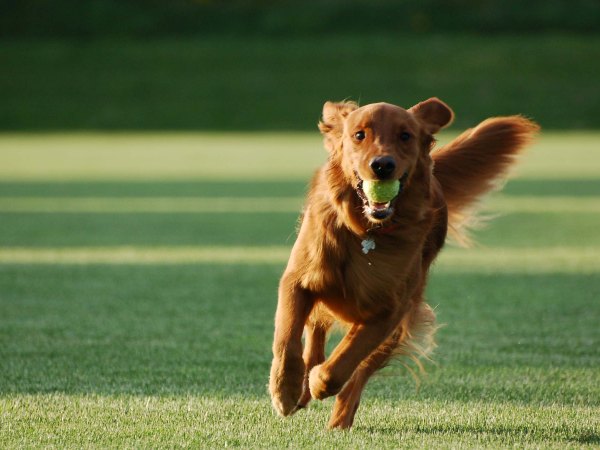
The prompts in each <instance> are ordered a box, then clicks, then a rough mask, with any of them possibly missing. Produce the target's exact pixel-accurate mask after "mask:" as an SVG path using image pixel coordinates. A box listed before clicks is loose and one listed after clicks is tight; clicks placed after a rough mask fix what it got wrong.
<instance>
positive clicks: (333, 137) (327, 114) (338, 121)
mask: <svg viewBox="0 0 600 450" xmlns="http://www.w3.org/2000/svg"><path fill="white" fill-rule="evenodd" d="M357 108H358V105H357V104H356V103H354V102H339V103H334V102H325V104H324V105H323V120H322V121H321V122H319V130H321V133H322V134H323V136H324V137H325V148H326V149H327V150H329V151H330V152H333V151H334V149H335V148H336V146H337V144H338V142H339V141H340V139H341V138H342V133H343V131H344V119H345V118H346V117H347V116H348V114H350V113H351V112H352V111H354V110H355V109H357Z"/></svg>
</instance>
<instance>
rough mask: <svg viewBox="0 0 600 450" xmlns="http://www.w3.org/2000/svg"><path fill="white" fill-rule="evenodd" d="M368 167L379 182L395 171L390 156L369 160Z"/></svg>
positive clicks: (394, 164) (394, 165) (392, 159)
mask: <svg viewBox="0 0 600 450" xmlns="http://www.w3.org/2000/svg"><path fill="white" fill-rule="evenodd" d="M369 165H370V166H371V169H373V173H374V174H375V176H376V177H377V178H379V179H380V180H383V179H385V178H387V177H389V176H390V175H391V174H392V172H394V170H395V169H396V163H395V162H394V158H392V157H391V156H377V157H376V158H373V159H372V160H371V163H370V164H369Z"/></svg>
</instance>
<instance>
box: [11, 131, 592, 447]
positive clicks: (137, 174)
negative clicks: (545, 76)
mask: <svg viewBox="0 0 600 450" xmlns="http://www.w3.org/2000/svg"><path fill="white" fill-rule="evenodd" d="M448 138H449V135H446V136H444V137H443V139H442V140H445V139H448ZM599 142H600V134H597V133H579V134H577V133H568V134H560V133H555V134H552V133H550V134H548V135H545V136H543V137H542V138H541V139H540V141H539V142H538V144H537V145H536V147H535V149H534V150H533V151H532V152H531V153H530V154H528V155H527V157H526V158H525V159H524V161H523V165H522V167H521V168H520V170H519V171H518V173H519V176H518V177H517V178H516V179H515V180H513V181H511V182H509V184H508V185H507V186H506V189H505V190H504V193H503V194H502V195H497V196H494V197H493V198H491V199H490V200H489V202H488V203H487V205H488V206H487V208H486V209H488V210H490V211H492V212H493V211H496V212H499V213H500V217H498V218H496V219H495V220H494V221H492V222H491V223H490V225H489V226H488V227H487V228H486V229H484V230H481V231H479V232H478V233H477V237H478V240H479V242H480V243H481V245H480V246H478V247H476V248H474V249H471V250H462V249H456V248H453V247H448V248H447V249H446V250H445V252H444V253H443V254H442V255H441V257H440V259H439V261H438V263H437V264H436V265H435V268H434V270H433V274H432V276H431V280H430V285H429V289H428V293H427V295H428V298H429V299H430V302H431V304H432V305H434V306H435V307H436V312H437V314H438V318H439V322H440V323H442V324H444V326H443V327H442V328H441V329H440V331H439V334H438V344H439V347H438V350H437V352H436V355H435V361H436V363H435V364H430V365H429V366H428V372H429V375H428V376H427V377H426V378H425V379H424V381H423V383H422V385H421V387H420V389H419V390H417V389H415V385H414V382H413V381H412V379H411V377H410V376H409V374H407V373H406V371H405V370H404V369H402V367H401V366H400V365H392V366H391V367H389V368H387V369H386V370H385V371H383V372H382V374H381V375H380V376H378V377H376V378H374V379H373V381H372V383H371V384H369V386H368V388H367V391H366V393H365V397H364V400H363V403H362V405H361V408H360V410H359V413H358V416H357V421H356V425H355V427H354V428H353V429H352V431H350V432H328V431H326V430H325V424H326V421H327V416H328V414H329V411H330V409H331V406H332V401H331V400H327V401H325V402H323V403H313V404H311V406H310V408H308V409H307V410H305V411H301V412H300V413H298V414H297V415H296V416H294V417H293V418H291V419H280V418H279V417H277V416H276V415H275V414H274V413H273V411H272V410H271V407H270V401H269V398H268V395H267V393H266V383H267V377H268V370H269V363H270V344H271V338H272V331H273V330H272V328H273V314H274V309H275V304H276V291H277V281H278V277H279V276H280V274H281V272H282V270H283V267H284V265H285V262H286V256H287V252H288V251H289V247H290V246H291V244H292V242H293V238H294V227H295V223H296V218H297V213H296V212H295V211H296V209H297V208H299V207H300V205H301V202H302V195H303V192H304V190H305V186H306V184H307V182H308V178H309V177H310V173H311V171H312V170H313V169H314V168H315V167H316V166H317V165H318V164H319V163H320V162H321V161H322V160H323V158H324V152H323V151H322V150H321V149H320V145H319V142H318V137H315V136H314V135H306V136H305V135H283V134H277V135H268V134H266V135H253V134H250V135H244V134H238V135H234V136H224V135H215V134H210V135H204V134H186V135H177V134H168V135H160V134H149V135H143V134H142V135H125V134H123V135H101V134H100V135H98V134H90V135H88V134H85V135H56V134H54V135H37V136H28V135H4V136H0V177H1V179H2V180H3V181H2V182H0V447H2V448H16V447H27V448H31V447H35V448H39V447H70V448H72V447H100V448H105V447H132V446H135V447H149V448H157V447H176V446H187V447H210V448H222V447H225V446H238V447H242V448H248V447H254V448H256V447H261V448H265V447H277V448H281V447H308V448H332V447H342V448H398V447H419V448H449V447H460V448H462V447H468V448H474V447H475V448H507V447H517V448H561V449H562V448H593V447H594V448H597V447H598V446H600V418H599V416H598V410H599V409H600V352H599V351H598V348H600V328H599V327H598V324H597V322H598V317H600V306H599V305H598V302H597V299H598V296H599V295H600V277H599V276H598V275H599V274H600V262H599V260H598V258H597V255H598V254H600V241H599V239H598V232H597V229H598V223H599V222H600V221H599V219H600V211H599V207H598V204H600V164H599V163H600V154H599V153H598V150H597V149H598V148H599V146H598V143H599ZM565 148H568V158H565V154H564V149H565ZM215 151H218V152H219V154H221V155H223V154H226V155H228V158H227V159H225V160H223V161H222V163H221V164H216V163H215V161H216V160H215V157H214V152H215ZM267 162H268V165H265V164H267ZM578 170H579V173H580V175H578ZM288 202H289V205H288ZM211 206H214V210H211ZM253 208H258V210H257V211H253ZM336 338H337V336H336Z"/></svg>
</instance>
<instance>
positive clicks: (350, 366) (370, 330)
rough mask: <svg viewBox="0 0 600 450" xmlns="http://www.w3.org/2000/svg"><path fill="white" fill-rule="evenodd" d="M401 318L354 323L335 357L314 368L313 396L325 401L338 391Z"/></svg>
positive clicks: (311, 385) (310, 383)
mask: <svg viewBox="0 0 600 450" xmlns="http://www.w3.org/2000/svg"><path fill="white" fill-rule="evenodd" d="M399 317H400V316H399V315H398V314H389V315H387V316H386V317H383V318H380V319H378V320H373V321H369V322H368V323H363V324H355V325H353V326H352V328H351V329H350V330H349V331H348V333H347V334H346V336H344V338H343V339H342V341H341V342H340V343H339V344H338V346H337V347H336V348H335V350H334V351H333V353H332V354H331V356H330V357H329V358H328V359H327V360H326V361H325V362H324V363H323V364H320V365H318V366H315V367H314V368H313V369H312V370H311V371H310V376H309V386H310V393H311V395H312V397H313V398H315V399H319V400H322V399H324V398H327V397H330V396H332V395H335V394H337V393H338V392H339V391H340V390H341V389H342V387H343V386H344V384H346V382H347V381H348V380H349V379H350V377H351V376H352V374H353V373H354V371H355V369H356V368H357V367H358V365H359V364H360V363H361V362H362V361H363V360H364V359H365V358H366V357H367V356H369V355H370V354H371V352H373V350H375V349H376V348H377V347H378V346H379V345H380V344H381V343H382V342H383V341H384V340H385V339H386V338H387V337H388V336H389V335H390V334H391V332H392V331H393V330H394V328H395V327H396V326H397V324H398V321H399Z"/></svg>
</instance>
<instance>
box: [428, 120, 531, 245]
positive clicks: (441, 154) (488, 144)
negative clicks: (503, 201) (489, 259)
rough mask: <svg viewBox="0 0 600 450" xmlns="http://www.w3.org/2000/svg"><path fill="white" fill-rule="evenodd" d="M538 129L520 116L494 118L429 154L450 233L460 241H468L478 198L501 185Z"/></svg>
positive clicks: (464, 242)
mask: <svg viewBox="0 0 600 450" xmlns="http://www.w3.org/2000/svg"><path fill="white" fill-rule="evenodd" d="M538 131H539V126H538V125H537V124H536V123H534V122H532V121H530V120H527V119H525V118H524V117H521V116H509V117H495V118H492V119H487V120H485V121H483V122H481V123H480V124H479V125H478V126H477V127H475V128H472V129H469V130H467V131H465V132H464V133H462V134H461V135H460V136H458V137H457V138H456V139H454V140H453V141H452V142H450V143H449V144H447V145H445V146H443V147H441V148H440V149H439V150H436V151H434V152H433V153H432V154H431V156H432V158H433V161H434V169H433V173H434V175H435V177H436V178H437V180H438V181H439V182H440V184H441V186H442V190H443V192H444V197H445V198H446V203H447V205H448V222H449V233H450V235H451V236H452V237H454V238H455V239H456V240H457V241H458V242H459V243H461V244H463V245H466V244H468V243H469V239H468V234H467V231H468V228H469V227H470V226H472V225H473V224H474V223H475V222H476V206H477V203H478V200H480V199H481V197H482V196H483V195H484V194H486V193H488V192H490V191H493V190H495V189H497V188H499V187H500V186H501V185H502V181H504V179H505V177H506V175H507V173H508V171H509V169H510V167H511V166H512V165H513V164H514V163H515V160H516V157H517V156H518V155H519V153H521V151H522V150H523V149H524V148H525V147H526V146H527V145H528V144H529V143H531V141H532V140H533V138H534V136H535V135H536V133H537V132H538Z"/></svg>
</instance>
